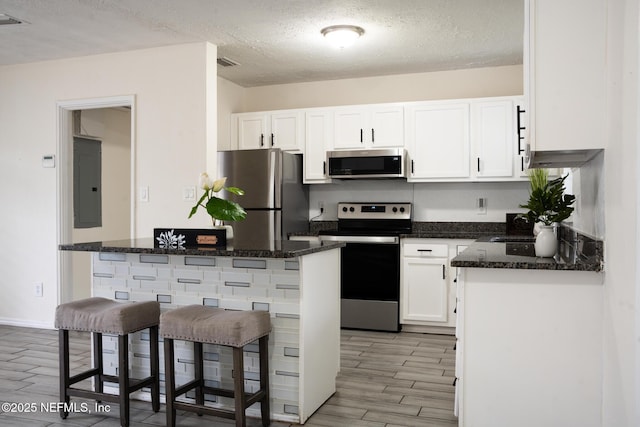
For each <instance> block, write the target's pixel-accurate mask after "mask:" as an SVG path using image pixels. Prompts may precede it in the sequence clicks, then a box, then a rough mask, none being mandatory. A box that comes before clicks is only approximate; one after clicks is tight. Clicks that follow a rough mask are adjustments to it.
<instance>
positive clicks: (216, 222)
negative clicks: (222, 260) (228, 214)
mask: <svg viewBox="0 0 640 427" xmlns="http://www.w3.org/2000/svg"><path fill="white" fill-rule="evenodd" d="M213 228H214V229H216V230H226V231H227V233H226V235H227V245H228V244H229V243H231V241H232V240H233V227H232V226H230V225H228V224H223V222H222V221H220V220H219V219H215V220H213Z"/></svg>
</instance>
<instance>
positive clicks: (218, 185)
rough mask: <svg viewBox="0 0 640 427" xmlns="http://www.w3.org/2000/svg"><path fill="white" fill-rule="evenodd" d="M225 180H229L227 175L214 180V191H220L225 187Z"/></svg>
mask: <svg viewBox="0 0 640 427" xmlns="http://www.w3.org/2000/svg"><path fill="white" fill-rule="evenodd" d="M225 182H227V177H226V176H225V177H222V178H218V179H216V180H215V181H213V185H212V188H213V192H214V193H217V192H218V191H220V190H222V189H223V188H224V184H225Z"/></svg>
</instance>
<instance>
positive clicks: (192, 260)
mask: <svg viewBox="0 0 640 427" xmlns="http://www.w3.org/2000/svg"><path fill="white" fill-rule="evenodd" d="M184 264H185V265H200V266H207V267H215V266H216V258H209V257H200V256H186V257H184Z"/></svg>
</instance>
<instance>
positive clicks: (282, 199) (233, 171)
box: [218, 148, 309, 250]
mask: <svg viewBox="0 0 640 427" xmlns="http://www.w3.org/2000/svg"><path fill="white" fill-rule="evenodd" d="M218 176H220V177H222V176H226V177H227V183H226V184H227V185H228V186H233V187H239V188H241V189H243V190H244V191H245V194H244V195H242V196H236V195H234V194H231V193H228V192H226V191H225V192H222V193H221V197H224V198H225V199H228V200H233V201H235V202H237V203H239V204H240V206H242V207H243V208H244V209H245V210H246V211H247V218H246V219H245V220H244V221H236V222H231V223H229V224H231V225H232V226H233V236H234V237H233V246H234V247H235V248H236V249H260V248H264V249H272V250H273V249H277V246H278V241H279V240H286V239H287V236H288V234H289V233H292V232H297V231H307V230H308V229H309V191H308V186H307V185H305V184H303V183H302V155H301V154H291V153H286V152H283V151H280V149H276V148H271V149H264V150H235V151H220V152H218ZM274 245H275V247H274Z"/></svg>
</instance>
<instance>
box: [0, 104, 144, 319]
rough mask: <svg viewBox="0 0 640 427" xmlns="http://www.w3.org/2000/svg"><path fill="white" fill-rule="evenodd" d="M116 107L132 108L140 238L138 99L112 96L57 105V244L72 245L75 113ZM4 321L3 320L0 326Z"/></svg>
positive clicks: (64, 262)
mask: <svg viewBox="0 0 640 427" xmlns="http://www.w3.org/2000/svg"><path fill="white" fill-rule="evenodd" d="M114 107H131V183H130V185H131V212H130V221H129V222H130V225H129V229H130V235H131V237H132V238H133V237H134V236H135V234H136V230H135V227H136V223H135V217H136V212H135V206H136V204H135V194H136V192H135V182H136V176H135V171H136V169H135V164H136V158H135V152H136V150H135V147H136V140H135V135H136V126H135V123H136V121H135V112H136V97H135V95H123V96H111V97H105V98H87V99H76V100H65V101H58V102H57V103H56V109H57V111H56V115H57V123H58V129H57V142H56V143H57V157H58V162H57V163H58V168H57V173H56V186H57V197H56V214H57V218H56V223H57V231H56V238H57V244H58V245H59V244H62V243H68V242H70V241H71V232H72V226H71V219H70V218H72V216H73V215H72V212H71V209H70V206H71V203H70V197H71V196H70V191H69V189H70V188H71V187H70V186H71V178H70V177H69V174H67V173H66V172H67V171H69V170H71V162H72V160H73V158H72V155H71V154H70V145H69V141H71V140H72V138H71V136H72V134H73V129H72V120H71V112H72V111H74V110H89V109H95V108H114ZM68 255H69V254H68V253H65V252H63V251H58V254H57V258H58V284H57V292H58V301H57V302H58V304H60V303H62V302H66V296H67V295H70V291H69V289H67V287H68V285H66V286H65V283H68V282H69V281H68V280H65V279H66V278H67V277H68V275H69V274H70V271H71V260H70V256H68ZM1 322H2V320H1V319H0V323H1Z"/></svg>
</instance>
